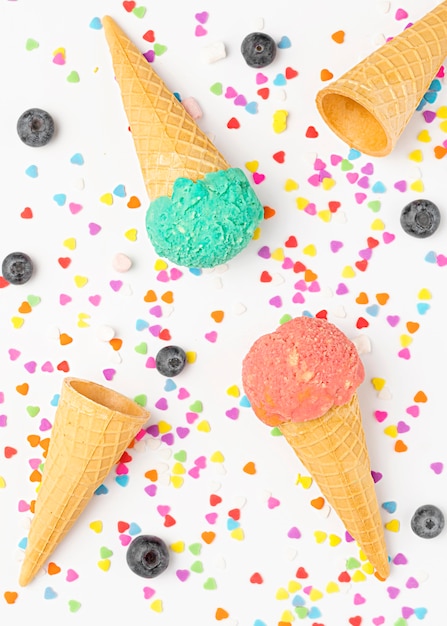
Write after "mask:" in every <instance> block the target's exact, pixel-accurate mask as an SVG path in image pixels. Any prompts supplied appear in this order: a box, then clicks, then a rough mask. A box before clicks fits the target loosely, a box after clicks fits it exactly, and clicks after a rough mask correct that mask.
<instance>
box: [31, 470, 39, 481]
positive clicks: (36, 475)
mask: <svg viewBox="0 0 447 626" xmlns="http://www.w3.org/2000/svg"><path fill="white" fill-rule="evenodd" d="M29 479H30V481H31V482H32V483H40V482H41V480H42V474H41V473H40V472H39V471H38V470H33V471H32V472H31V474H30V475H29Z"/></svg>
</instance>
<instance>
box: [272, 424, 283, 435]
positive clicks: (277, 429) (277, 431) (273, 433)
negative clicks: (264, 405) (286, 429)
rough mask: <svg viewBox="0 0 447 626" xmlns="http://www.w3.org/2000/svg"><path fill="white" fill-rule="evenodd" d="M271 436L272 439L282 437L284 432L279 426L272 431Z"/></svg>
mask: <svg viewBox="0 0 447 626" xmlns="http://www.w3.org/2000/svg"><path fill="white" fill-rule="evenodd" d="M270 434H271V435H272V437H282V432H281V431H280V430H279V428H278V427H277V426H275V427H274V428H272V430H271V431H270Z"/></svg>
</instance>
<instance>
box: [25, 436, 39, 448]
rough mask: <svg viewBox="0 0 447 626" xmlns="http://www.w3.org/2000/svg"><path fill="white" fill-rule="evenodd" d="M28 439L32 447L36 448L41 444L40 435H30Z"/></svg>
mask: <svg viewBox="0 0 447 626" xmlns="http://www.w3.org/2000/svg"><path fill="white" fill-rule="evenodd" d="M27 439H28V443H29V445H30V446H31V447H32V448H35V447H36V446H38V445H39V443H40V437H39V435H29V436H28V437H27Z"/></svg>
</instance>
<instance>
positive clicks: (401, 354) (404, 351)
mask: <svg viewBox="0 0 447 626" xmlns="http://www.w3.org/2000/svg"><path fill="white" fill-rule="evenodd" d="M397 356H399V357H400V358H401V359H405V360H406V361H408V359H410V358H411V353H410V351H409V349H408V348H402V350H399V352H398V353H397Z"/></svg>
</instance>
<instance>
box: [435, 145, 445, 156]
mask: <svg viewBox="0 0 447 626" xmlns="http://www.w3.org/2000/svg"><path fill="white" fill-rule="evenodd" d="M433 152H434V153H435V157H436V158H437V159H442V158H443V157H445V155H446V154H447V148H445V147H444V146H435V147H434V149H433Z"/></svg>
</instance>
